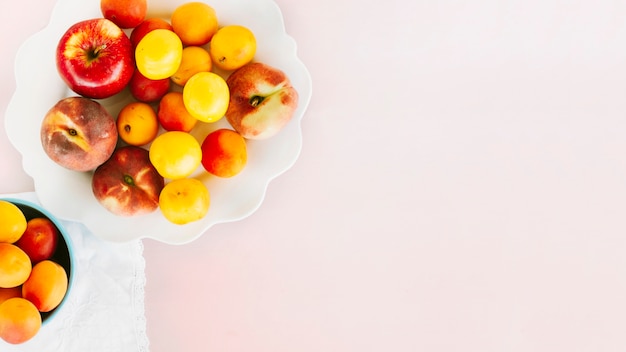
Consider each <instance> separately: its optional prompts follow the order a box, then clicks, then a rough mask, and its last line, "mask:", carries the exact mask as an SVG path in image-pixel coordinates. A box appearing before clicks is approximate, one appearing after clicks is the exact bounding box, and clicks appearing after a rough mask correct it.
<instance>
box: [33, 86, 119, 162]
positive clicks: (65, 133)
mask: <svg viewBox="0 0 626 352" xmlns="http://www.w3.org/2000/svg"><path fill="white" fill-rule="evenodd" d="M40 136H41V145H42V147H43V149H44V151H45V153H46V154H47V155H48V157H50V159H52V160H53V161H54V162H56V163H57V164H59V165H61V166H63V167H65V168H67V169H70V170H75V171H90V170H93V169H95V168H96V167H98V166H99V165H100V164H102V163H104V162H105V161H106V160H107V159H108V158H109V157H110V156H111V154H112V153H113V151H114V150H115V147H116V145H117V136H118V135H117V127H116V125H115V119H114V118H113V116H111V115H110V114H109V112H108V111H107V110H106V109H105V108H104V107H103V106H102V105H101V104H100V103H98V102H96V101H94V100H91V99H88V98H85V97H69V98H64V99H61V100H60V101H58V102H57V103H56V104H55V105H54V106H53V107H52V108H50V110H48V112H47V113H46V115H45V116H44V118H43V120H42V122H41V131H40Z"/></svg>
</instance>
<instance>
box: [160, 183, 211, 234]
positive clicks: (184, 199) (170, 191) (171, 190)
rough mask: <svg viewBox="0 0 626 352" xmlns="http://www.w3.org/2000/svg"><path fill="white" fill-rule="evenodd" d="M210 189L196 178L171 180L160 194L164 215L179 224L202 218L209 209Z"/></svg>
mask: <svg viewBox="0 0 626 352" xmlns="http://www.w3.org/2000/svg"><path fill="white" fill-rule="evenodd" d="M210 204H211V199H210V195H209V190H208V189H207V187H206V186H205V185H204V183H202V182H200V181H199V180H197V179H195V178H182V179H178V180H174V181H171V182H170V183H168V184H167V185H165V187H164V188H163V191H161V195H160V196H159V207H160V209H161V212H162V213H163V216H164V217H165V218H166V219H167V220H168V221H170V222H172V223H174V224H177V225H184V224H188V223H190V222H193V221H197V220H200V219H202V218H203V217H204V216H205V215H206V214H207V213H208V211H209V206H210Z"/></svg>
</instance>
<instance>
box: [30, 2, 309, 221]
mask: <svg viewBox="0 0 626 352" xmlns="http://www.w3.org/2000/svg"><path fill="white" fill-rule="evenodd" d="M100 8H101V11H102V17H98V18H92V19H87V20H83V21H80V22H78V23H75V24H74V25H72V26H70V27H69V28H68V29H67V30H66V32H65V33H64V34H63V36H62V37H61V38H60V39H59V42H58V45H57V51H56V63H57V69H58V72H59V75H60V77H61V78H62V79H63V81H64V82H65V83H66V84H67V86H68V87H69V88H70V89H71V90H72V91H73V92H74V93H76V94H77V95H76V96H71V97H67V98H63V99H61V100H60V101H58V102H57V103H56V104H55V105H54V106H52V107H51V108H50V110H49V111H48V112H47V114H46V116H45V117H44V119H43V121H42V124H41V131H40V134H41V143H42V147H43V149H44V151H45V152H46V154H47V155H48V156H49V157H50V159H51V160H53V161H54V162H56V163H57V164H59V165H61V166H62V167H65V168H67V169H70V170H73V171H78V172H90V173H93V175H92V190H93V194H94V196H95V198H96V199H97V200H98V202H99V203H100V204H101V205H102V206H103V207H104V208H106V209H107V210H108V211H110V212H112V213H114V214H116V215H119V216H137V215H142V214H147V213H151V212H153V211H155V210H157V209H160V210H161V212H162V214H163V216H164V217H165V218H166V219H167V220H169V221H170V222H172V223H175V224H181V225H182V224H186V223H189V222H193V221H196V220H199V219H201V218H203V217H204V216H205V215H206V214H207V212H208V209H209V205H210V195H209V190H208V189H207V186H206V185H205V184H204V183H203V182H201V181H199V180H198V179H197V178H194V177H193V176H194V173H196V172H197V170H201V171H200V172H204V173H207V174H209V175H211V176H214V177H220V178H228V177H233V176H236V175H237V174H239V173H240V172H241V171H242V170H243V169H244V168H245V166H246V164H247V158H248V153H247V148H246V146H247V140H251V139H267V138H270V137H272V136H274V135H276V134H277V133H278V132H279V131H280V130H281V129H282V128H283V127H284V126H285V125H286V124H287V123H288V122H289V121H290V120H291V118H292V116H293V114H294V111H295V109H296V107H297V104H298V93H297V91H296V90H295V88H294V87H293V86H292V85H291V83H290V80H289V78H288V77H287V76H286V74H285V73H284V72H283V71H282V70H280V69H278V68H276V67H272V66H270V65H268V64H265V63H262V62H258V61H255V60H254V59H255V54H256V50H257V39H256V37H255V35H254V33H253V32H252V30H250V29H249V28H247V27H246V26H244V25H241V24H229V25H224V26H220V21H218V15H217V13H216V11H215V10H214V9H213V8H212V7H211V6H210V5H209V4H207V3H204V2H193V1H192V2H186V3H183V4H181V5H179V6H177V7H176V8H174V9H173V11H172V12H171V13H170V15H169V18H163V17H148V16H147V14H148V4H147V0H101V2H100ZM123 94H124V95H126V96H130V97H131V102H129V103H127V104H126V105H124V106H123V107H122V108H121V110H120V111H119V113H117V116H114V115H113V114H111V112H110V111H108V110H107V108H106V107H105V106H104V105H103V104H102V102H101V101H100V99H106V98H110V97H113V96H116V95H123ZM222 118H225V119H226V120H227V122H228V125H229V127H230V128H225V127H221V128H213V129H209V130H210V131H211V132H208V133H205V134H204V135H202V136H201V137H198V133H195V134H192V132H197V131H199V130H200V129H199V128H198V126H200V125H202V124H214V123H216V122H217V121H220V120H221V119H222ZM202 130H204V129H202Z"/></svg>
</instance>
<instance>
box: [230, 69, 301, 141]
mask: <svg viewBox="0 0 626 352" xmlns="http://www.w3.org/2000/svg"><path fill="white" fill-rule="evenodd" d="M226 83H227V84H228V89H229V91H230V102H229V104H228V110H227V111H226V115H225V116H226V119H227V120H228V122H229V123H230V125H231V126H232V127H233V128H234V129H235V131H237V132H239V133H240V134H241V135H242V136H243V137H244V138H247V139H267V138H270V137H272V136H274V135H276V134H277V133H278V132H279V131H280V130H281V129H282V128H283V127H285V125H287V123H288V122H289V121H290V120H291V118H292V117H293V114H294V112H295V110H296V108H297V106H298V92H297V91H296V89H295V88H294V87H293V86H292V85H291V82H290V80H289V78H288V77H287V75H286V74H285V73H284V72H283V71H281V70H279V69H277V68H275V67H272V66H269V65H266V64H263V63H260V62H253V63H250V64H247V65H245V66H243V67H241V68H239V69H238V70H236V71H235V72H233V73H232V74H231V75H230V76H229V77H228V78H227V80H226Z"/></svg>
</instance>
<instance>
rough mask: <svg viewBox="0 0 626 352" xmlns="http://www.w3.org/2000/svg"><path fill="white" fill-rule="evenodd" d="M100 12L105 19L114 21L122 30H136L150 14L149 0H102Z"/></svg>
mask: <svg viewBox="0 0 626 352" xmlns="http://www.w3.org/2000/svg"><path fill="white" fill-rule="evenodd" d="M100 10H101V11H102V16H104V18H106V19H108V20H111V21H113V23H115V24H116V25H118V26H119V27H120V28H134V27H136V26H138V25H139V24H140V23H141V22H142V21H143V20H144V19H145V18H146V13H147V12H148V2H147V0H100Z"/></svg>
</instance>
